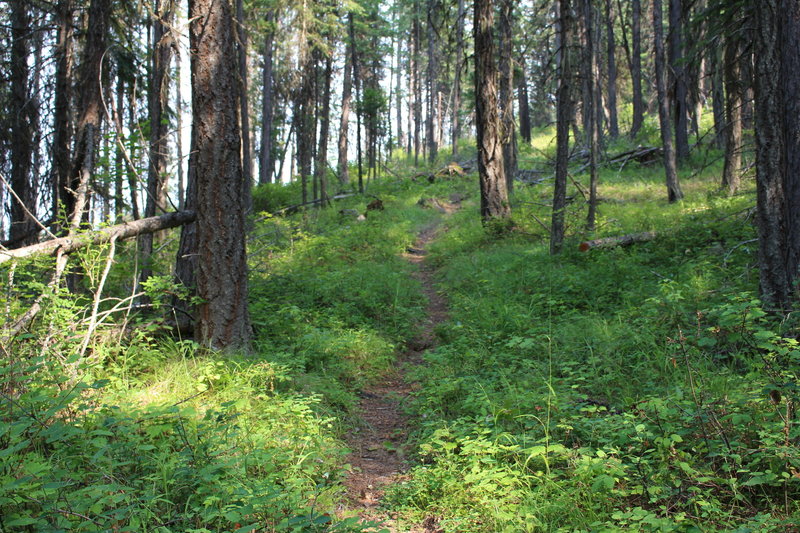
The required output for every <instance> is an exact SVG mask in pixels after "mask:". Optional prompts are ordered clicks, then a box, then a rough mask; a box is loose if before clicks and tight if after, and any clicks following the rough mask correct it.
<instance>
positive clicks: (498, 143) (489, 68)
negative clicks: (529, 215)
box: [473, 0, 511, 222]
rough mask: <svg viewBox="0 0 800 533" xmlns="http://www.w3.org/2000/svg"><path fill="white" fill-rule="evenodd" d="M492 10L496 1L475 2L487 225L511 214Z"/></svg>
mask: <svg viewBox="0 0 800 533" xmlns="http://www.w3.org/2000/svg"><path fill="white" fill-rule="evenodd" d="M493 9H494V6H493V0H475V22H474V27H473V31H474V33H475V96H476V98H475V100H476V102H475V104H476V110H475V111H476V120H475V122H476V124H475V125H476V127H477V130H478V173H479V175H480V185H481V218H482V219H483V221H484V222H486V221H488V220H490V219H495V218H506V217H509V216H510V215H511V206H510V205H509V203H508V191H507V190H506V179H505V175H504V167H503V146H502V136H501V135H500V119H499V117H498V116H497V103H498V102H497V67H496V66H495V63H494V57H495V56H494V54H495V50H494V48H495V46H494V35H493V29H494V11H493Z"/></svg>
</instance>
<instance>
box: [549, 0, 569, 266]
mask: <svg viewBox="0 0 800 533" xmlns="http://www.w3.org/2000/svg"><path fill="white" fill-rule="evenodd" d="M558 6H559V29H560V32H559V33H560V39H559V41H560V45H561V46H560V47H559V50H560V53H559V63H558V95H557V98H558V110H557V118H556V180H555V188H554V192H553V215H552V222H551V229H550V253H551V254H557V253H560V252H561V249H562V246H563V243H564V210H565V208H566V206H567V177H568V171H569V169H568V165H569V126H570V122H571V120H572V99H571V93H572V88H571V84H572V71H571V69H572V66H571V65H570V51H569V46H570V43H571V40H572V37H571V35H572V23H571V16H570V15H571V10H572V7H571V6H570V0H559V3H558Z"/></svg>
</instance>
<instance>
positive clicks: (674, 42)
mask: <svg viewBox="0 0 800 533" xmlns="http://www.w3.org/2000/svg"><path fill="white" fill-rule="evenodd" d="M668 1H669V29H670V33H669V68H670V71H671V72H672V73H673V80H672V83H673V85H672V87H673V89H672V90H671V91H669V94H672V95H673V98H672V103H673V106H672V113H673V119H674V121H675V158H676V159H677V160H678V161H685V160H686V159H687V158H688V157H689V107H688V95H689V88H688V82H687V79H686V66H685V65H684V59H683V45H684V39H683V33H684V31H683V2H682V0H668Z"/></svg>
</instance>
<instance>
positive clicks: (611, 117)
mask: <svg viewBox="0 0 800 533" xmlns="http://www.w3.org/2000/svg"><path fill="white" fill-rule="evenodd" d="M605 18H606V40H607V41H608V42H607V45H608V47H607V52H606V53H607V57H608V134H609V135H610V136H611V138H613V139H615V138H617V137H619V120H618V118H617V42H616V39H615V38H614V13H613V11H612V6H611V0H606V17H605ZM598 31H599V28H598Z"/></svg>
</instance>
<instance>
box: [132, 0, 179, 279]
mask: <svg viewBox="0 0 800 533" xmlns="http://www.w3.org/2000/svg"><path fill="white" fill-rule="evenodd" d="M154 7H155V9H154V11H153V13H154V19H155V20H154V21H153V41H152V51H153V55H152V61H153V63H152V73H151V78H150V88H149V98H150V102H149V115H150V146H149V161H150V163H149V165H148V169H147V198H146V201H145V207H144V216H145V218H149V217H153V216H155V215H156V212H157V211H160V212H162V213H165V212H166V205H167V185H168V174H167V163H168V160H167V158H168V156H169V143H168V141H169V132H170V124H169V121H168V120H167V113H166V108H167V106H168V102H169V70H170V63H171V62H172V50H173V43H172V34H171V31H170V26H171V25H172V17H173V14H174V9H175V6H174V3H173V1H172V0H156V1H155V6H154ZM153 238H154V236H153V234H152V233H148V234H146V235H143V236H142V238H140V239H139V249H140V250H141V253H142V260H143V268H142V272H141V276H140V282H144V281H147V279H148V278H149V277H150V276H151V275H152V269H151V266H150V255H151V254H152V253H153Z"/></svg>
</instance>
